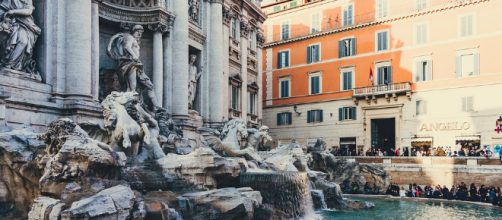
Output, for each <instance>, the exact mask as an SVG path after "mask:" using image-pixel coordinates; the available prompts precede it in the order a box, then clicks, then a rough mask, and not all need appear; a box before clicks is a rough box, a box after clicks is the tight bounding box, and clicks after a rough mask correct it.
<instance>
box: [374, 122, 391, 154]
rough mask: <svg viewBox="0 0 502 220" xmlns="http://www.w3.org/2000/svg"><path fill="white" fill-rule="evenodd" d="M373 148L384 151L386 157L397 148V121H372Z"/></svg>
mask: <svg viewBox="0 0 502 220" xmlns="http://www.w3.org/2000/svg"><path fill="white" fill-rule="evenodd" d="M371 147H372V148H374V149H376V150H378V149H382V150H383V151H385V152H386V155H390V154H391V149H392V151H393V150H394V149H395V148H396V119H395V118H386V119H372V120H371Z"/></svg>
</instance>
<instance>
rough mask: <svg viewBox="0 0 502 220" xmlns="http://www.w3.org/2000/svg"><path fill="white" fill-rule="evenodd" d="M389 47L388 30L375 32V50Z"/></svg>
mask: <svg viewBox="0 0 502 220" xmlns="http://www.w3.org/2000/svg"><path fill="white" fill-rule="evenodd" d="M388 49H389V31H379V32H376V51H383V50H388Z"/></svg>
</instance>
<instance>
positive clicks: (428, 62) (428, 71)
mask: <svg viewBox="0 0 502 220" xmlns="http://www.w3.org/2000/svg"><path fill="white" fill-rule="evenodd" d="M426 80H432V60H428V61H427V79H426Z"/></svg>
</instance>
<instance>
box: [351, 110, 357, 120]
mask: <svg viewBox="0 0 502 220" xmlns="http://www.w3.org/2000/svg"><path fill="white" fill-rule="evenodd" d="M351 110H352V119H354V120H356V119H357V115H356V114H357V109H356V107H352V108H351Z"/></svg>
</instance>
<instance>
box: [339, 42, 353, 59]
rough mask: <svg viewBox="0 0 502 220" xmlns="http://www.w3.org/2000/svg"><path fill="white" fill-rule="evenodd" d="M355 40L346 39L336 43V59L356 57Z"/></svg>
mask: <svg viewBox="0 0 502 220" xmlns="http://www.w3.org/2000/svg"><path fill="white" fill-rule="evenodd" d="M356 45H357V43H356V38H347V39H343V40H340V41H338V57H339V58H342V57H348V56H354V55H356Z"/></svg>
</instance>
